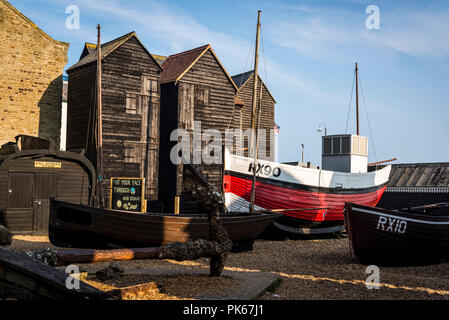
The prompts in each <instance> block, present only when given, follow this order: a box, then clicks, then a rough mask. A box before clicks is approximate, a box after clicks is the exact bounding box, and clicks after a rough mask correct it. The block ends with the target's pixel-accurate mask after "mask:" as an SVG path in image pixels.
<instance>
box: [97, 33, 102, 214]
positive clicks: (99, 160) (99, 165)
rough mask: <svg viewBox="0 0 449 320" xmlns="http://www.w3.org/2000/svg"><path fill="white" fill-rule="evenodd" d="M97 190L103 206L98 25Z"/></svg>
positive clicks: (98, 40) (99, 38) (98, 41)
mask: <svg viewBox="0 0 449 320" xmlns="http://www.w3.org/2000/svg"><path fill="white" fill-rule="evenodd" d="M97 30H98V39H97V90H96V91H97V190H98V198H99V204H100V208H104V199H103V192H102V188H101V180H102V178H103V176H102V175H103V168H102V162H103V161H102V160H103V128H102V101H101V36H100V31H101V28H100V25H98V26H97Z"/></svg>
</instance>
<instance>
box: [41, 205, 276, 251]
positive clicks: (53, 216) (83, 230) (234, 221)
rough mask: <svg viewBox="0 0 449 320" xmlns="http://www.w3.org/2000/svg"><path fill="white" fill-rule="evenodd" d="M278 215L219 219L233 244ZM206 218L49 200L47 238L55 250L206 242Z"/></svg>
mask: <svg viewBox="0 0 449 320" xmlns="http://www.w3.org/2000/svg"><path fill="white" fill-rule="evenodd" d="M279 216H280V214H278V213H258V214H244V213H236V214H232V213H227V214H226V215H221V216H220V221H221V223H222V225H223V227H224V228H225V229H226V231H227V232H228V236H229V238H230V239H231V240H232V241H233V243H234V244H239V243H244V242H246V241H247V240H250V239H254V238H255V237H256V236H257V235H258V234H259V233H261V232H262V231H263V230H264V229H265V228H266V227H267V226H268V225H269V224H270V223H271V222H272V221H273V220H274V219H276V218H278V217H279ZM208 236H209V220H208V217H207V216H206V215H175V214H167V213H164V214H158V213H133V212H129V211H119V210H111V209H102V208H94V207H90V206H84V205H79V204H73V203H68V202H64V201H58V200H54V199H51V201H50V221H49V238H50V241H51V243H53V244H54V245H56V246H58V247H76V248H107V247H129V248H133V247H151V246H160V245H165V244H167V243H170V242H186V241H189V240H197V239H208Z"/></svg>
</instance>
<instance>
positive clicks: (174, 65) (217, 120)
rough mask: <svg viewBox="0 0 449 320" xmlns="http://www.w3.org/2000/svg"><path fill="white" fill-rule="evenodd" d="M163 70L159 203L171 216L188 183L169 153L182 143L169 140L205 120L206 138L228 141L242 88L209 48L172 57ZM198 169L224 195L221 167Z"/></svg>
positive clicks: (180, 166) (202, 124)
mask: <svg viewBox="0 0 449 320" xmlns="http://www.w3.org/2000/svg"><path fill="white" fill-rule="evenodd" d="M162 68H163V72H162V75H161V149H160V171H159V175H160V182H159V200H160V201H162V202H163V203H164V205H165V210H166V211H171V210H173V209H174V198H175V196H181V194H182V181H183V178H182V165H174V164H172V163H171V161H170V151H171V150H172V148H173V146H175V144H176V143H177V142H173V141H170V134H171V133H172V131H173V130H175V129H177V128H183V129H186V130H187V131H189V132H190V133H192V132H193V131H194V129H195V127H194V123H195V121H201V130H200V131H201V134H203V133H204V131H205V130H207V129H217V130H219V131H220V132H221V134H222V136H223V137H224V133H225V130H226V129H232V128H233V123H234V122H233V116H234V113H235V111H236V110H237V109H239V108H240V106H237V105H236V102H235V95H236V93H237V87H236V86H235V84H234V82H233V81H232V78H231V77H230V76H229V74H228V73H227V71H226V70H225V68H224V67H223V66H222V64H221V63H220V61H219V59H218V57H217V56H216V55H215V53H214V51H213V50H212V48H211V46H210V45H205V46H202V47H199V48H196V49H192V50H189V51H185V52H182V53H179V54H175V55H171V56H169V57H168V58H167V59H166V60H165V61H164V63H163V64H162ZM197 129H198V128H197ZM202 143H203V144H202V146H204V145H205V144H206V143H207V142H204V141H203V142H202ZM198 169H199V170H200V172H201V173H202V174H203V175H204V176H205V177H206V179H207V180H208V181H209V182H210V183H211V184H213V185H215V186H216V187H218V188H219V190H221V185H222V165H220V164H209V165H206V164H201V165H200V166H199V168H198ZM184 203H186V202H184ZM182 206H183V199H182V198H181V212H183V211H184V212H185V210H183V207H182Z"/></svg>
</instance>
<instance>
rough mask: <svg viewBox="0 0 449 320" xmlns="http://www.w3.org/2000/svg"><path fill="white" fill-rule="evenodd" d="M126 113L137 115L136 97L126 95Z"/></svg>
mask: <svg viewBox="0 0 449 320" xmlns="http://www.w3.org/2000/svg"><path fill="white" fill-rule="evenodd" d="M126 113H131V114H136V113H137V96H136V95H135V94H129V93H127V94H126Z"/></svg>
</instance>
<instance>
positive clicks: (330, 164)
mask: <svg viewBox="0 0 449 320" xmlns="http://www.w3.org/2000/svg"><path fill="white" fill-rule="evenodd" d="M321 166H322V168H323V170H329V171H338V172H351V173H366V172H367V170H368V138H367V137H362V136H358V135H353V134H339V135H331V136H323V150H322V156H321Z"/></svg>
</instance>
